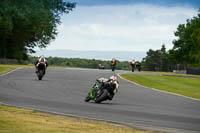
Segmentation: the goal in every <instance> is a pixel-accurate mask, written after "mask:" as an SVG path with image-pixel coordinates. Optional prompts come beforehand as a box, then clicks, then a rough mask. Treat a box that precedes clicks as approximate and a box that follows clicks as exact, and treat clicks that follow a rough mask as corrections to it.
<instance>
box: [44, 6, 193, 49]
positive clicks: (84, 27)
mask: <svg viewBox="0 0 200 133" xmlns="http://www.w3.org/2000/svg"><path fill="white" fill-rule="evenodd" d="M196 14H197V10H195V9H192V8H185V7H169V8H166V7H159V6H153V5H144V4H142V5H140V4H139V5H125V6H96V7H95V6H92V7H89V6H88V7H87V6H82V7H78V6H77V8H76V9H75V10H74V11H73V12H72V13H70V14H69V15H66V16H64V18H63V21H62V24H61V25H59V26H58V31H59V34H58V36H57V39H56V40H55V41H54V42H52V45H50V46H49V47H48V48H47V49H73V50H101V51H111V50H114V51H147V50H148V49H150V48H152V49H159V48H161V45H162V44H163V43H165V44H166V47H167V48H168V49H169V48H171V47H172V41H173V39H174V38H175V37H174V31H175V30H176V28H177V26H178V24H180V23H185V21H186V19H188V18H191V17H192V16H194V15H196Z"/></svg>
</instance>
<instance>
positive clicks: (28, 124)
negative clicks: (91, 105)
mask: <svg viewBox="0 0 200 133" xmlns="http://www.w3.org/2000/svg"><path fill="white" fill-rule="evenodd" d="M0 132H1V133H34V132H37V133H94V132H95V133H153V131H138V130H133V129H130V128H128V127H127V126H124V125H119V124H112V123H107V122H100V121H98V122H97V121H93V120H87V122H86V121H84V119H81V118H73V117H63V116H58V115H51V114H45V113H40V112H37V111H34V110H27V109H21V108H14V107H8V106H4V105H0Z"/></svg>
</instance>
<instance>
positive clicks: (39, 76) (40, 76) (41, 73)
mask: <svg viewBox="0 0 200 133" xmlns="http://www.w3.org/2000/svg"><path fill="white" fill-rule="evenodd" d="M42 77H43V71H41V70H40V71H39V72H38V80H42Z"/></svg>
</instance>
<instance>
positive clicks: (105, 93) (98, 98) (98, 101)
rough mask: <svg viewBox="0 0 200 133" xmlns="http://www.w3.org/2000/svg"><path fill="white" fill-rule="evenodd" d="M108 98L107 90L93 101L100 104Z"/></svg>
mask: <svg viewBox="0 0 200 133" xmlns="http://www.w3.org/2000/svg"><path fill="white" fill-rule="evenodd" d="M107 97H108V90H106V89H104V90H103V92H102V94H101V95H100V96H99V97H97V98H96V99H95V103H101V102H102V101H104V100H105V99H106V98H107Z"/></svg>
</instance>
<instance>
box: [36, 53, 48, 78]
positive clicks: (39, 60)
mask: <svg viewBox="0 0 200 133" xmlns="http://www.w3.org/2000/svg"><path fill="white" fill-rule="evenodd" d="M40 63H44V64H45V67H48V66H49V65H48V62H47V60H46V59H45V57H44V56H41V57H40V58H38V59H37V61H36V62H35V72H36V73H37V72H38V65H39V64H40ZM44 74H45V71H44Z"/></svg>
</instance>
